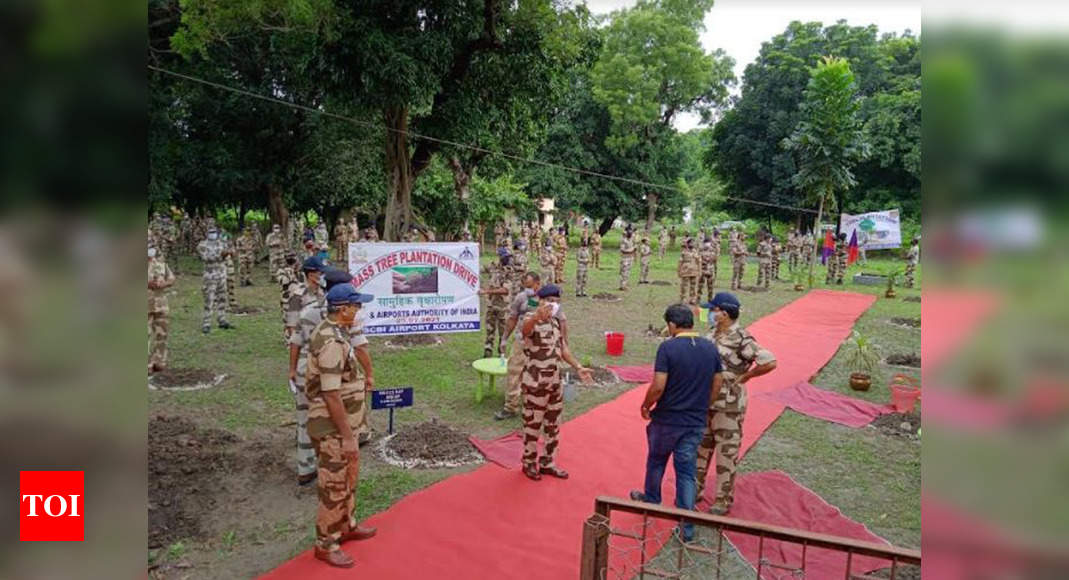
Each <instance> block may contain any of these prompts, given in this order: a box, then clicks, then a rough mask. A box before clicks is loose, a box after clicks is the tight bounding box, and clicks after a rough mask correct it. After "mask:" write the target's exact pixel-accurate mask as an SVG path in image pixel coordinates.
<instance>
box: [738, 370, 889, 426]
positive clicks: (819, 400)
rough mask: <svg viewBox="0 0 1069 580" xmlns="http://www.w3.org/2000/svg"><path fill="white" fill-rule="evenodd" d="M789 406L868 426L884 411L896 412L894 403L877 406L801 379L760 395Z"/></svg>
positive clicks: (824, 417)
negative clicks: (786, 386)
mask: <svg viewBox="0 0 1069 580" xmlns="http://www.w3.org/2000/svg"><path fill="white" fill-rule="evenodd" d="M760 398H767V399H769V400H773V401H777V402H780V403H783V404H784V405H787V406H788V407H790V408H791V410H792V411H794V412H796V413H801V414H803V415H809V416H810V417H815V418H817V419H823V420H825V421H831V422H833V423H839V424H840V425H846V426H847V427H853V428H855V429H856V428H858V427H864V426H865V425H868V424H869V423H871V422H872V421H873V420H874V419H876V417H879V416H880V415H883V414H884V413H893V412H894V410H895V408H894V406H893V405H877V404H876V403H870V402H868V401H865V400H862V399H855V398H854V397H848V396H846V395H842V394H839V393H834V392H832V391H825V390H824V389H818V388H817V387H814V386H813V385H811V384H809V383H807V382H805V381H801V382H799V383H797V384H795V385H794V386H793V387H788V388H786V389H780V390H777V391H772V392H769V393H764V394H761V395H758V396H757V397H755V398H754V399H751V400H758V399H760Z"/></svg>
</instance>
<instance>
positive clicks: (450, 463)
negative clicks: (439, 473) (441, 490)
mask: <svg viewBox="0 0 1069 580" xmlns="http://www.w3.org/2000/svg"><path fill="white" fill-rule="evenodd" d="M380 445H381V447H380V450H381V452H382V457H383V459H385V460H386V462H387V463H390V464H393V465H396V466H398V467H404V468H406V469H410V468H413V467H456V466H458V465H467V464H469V463H477V462H479V461H482V456H481V455H479V453H478V451H476V450H475V448H474V447H473V446H472V444H471V442H470V441H468V436H467V435H465V434H464V433H461V432H460V431H457V430H456V429H453V428H452V427H450V426H449V425H446V424H445V423H439V422H438V421H436V420H435V421H428V422H425V423H419V424H417V425H408V426H405V427H402V428H400V429H399V430H398V431H397V433H395V434H393V435H391V436H388V437H385V438H383V439H382V443H381V444H380Z"/></svg>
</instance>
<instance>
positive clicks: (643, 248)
mask: <svg viewBox="0 0 1069 580" xmlns="http://www.w3.org/2000/svg"><path fill="white" fill-rule="evenodd" d="M652 256H653V248H651V247H650V236H649V234H648V233H647V232H642V239H641V240H639V245H638V283H639V284H649V283H650V258H651V257H652Z"/></svg>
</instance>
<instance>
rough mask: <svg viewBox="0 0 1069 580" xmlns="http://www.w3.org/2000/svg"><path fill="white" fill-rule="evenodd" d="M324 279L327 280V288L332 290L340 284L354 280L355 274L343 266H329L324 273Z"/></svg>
mask: <svg viewBox="0 0 1069 580" xmlns="http://www.w3.org/2000/svg"><path fill="white" fill-rule="evenodd" d="M323 279H324V280H326V283H327V290H330V289H331V288H333V287H334V286H336V285H338V284H345V283H349V282H352V281H353V275H352V274H350V273H348V272H346V271H345V270H342V269H341V268H328V269H327V270H326V272H324V273H323Z"/></svg>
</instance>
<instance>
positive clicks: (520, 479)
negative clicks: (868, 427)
mask: <svg viewBox="0 0 1069 580" xmlns="http://www.w3.org/2000/svg"><path fill="white" fill-rule="evenodd" d="M873 300H875V298H874V297H872V296H867V295H860V294H852V293H845V292H830V291H813V292H810V293H809V294H807V295H806V296H803V297H802V298H800V299H799V300H796V301H795V302H792V303H791V304H788V305H787V306H785V307H783V308H782V309H780V310H778V311H776V312H774V313H773V314H771V315H769V316H767V317H765V318H763V319H761V320H759V321H757V322H755V323H754V324H753V325H752V326H751V330H752V331H753V332H754V334H755V335H756V336H757V337H758V340H760V341H761V342H762V343H763V344H765V345H766V346H767V347H769V348H770V349H772V351H773V352H775V353H776V356H777V357H778V358H779V360H780V363H779V369H777V370H776V371H775V372H774V373H772V374H771V375H767V376H765V377H761V378H759V379H755V380H754V381H752V382H751V383H750V385H751V386H750V389H751V392H758V393H759V392H762V391H769V390H772V389H774V388H776V387H779V388H782V387H784V386H787V385H793V384H795V383H797V382H798V381H801V380H806V379H808V378H809V377H810V376H812V375H813V374H815V373H816V372H817V371H818V370H819V369H820V367H821V366H823V365H824V364H825V363H826V362H827V361H828V359H829V358H831V356H832V355H833V354H834V353H835V350H836V348H838V346H839V343H840V342H841V341H842V339H843V338H844V337H846V335H847V334H849V332H850V329H851V327H852V326H853V323H854V321H855V320H856V319H857V317H858V316H859V315H860V314H861V313H862V312H864V311H865V309H866V308H868V307H869V305H870V304H871V303H872V302H873ZM781 333H782V335H783V336H780V334H781ZM644 394H645V388H644V387H643V386H639V387H636V388H634V389H632V390H630V391H628V392H626V393H624V394H623V395H621V396H620V397H618V398H616V399H615V400H613V401H611V402H608V403H605V404H603V405H601V406H599V407H596V408H595V409H593V410H591V411H589V412H587V413H585V414H583V415H580V416H578V417H576V418H574V419H572V420H570V421H568V422H567V423H565V424H564V425H562V426H561V445H560V451H559V458H558V459H559V464H560V466H561V467H562V468H564V469H566V470H568V471H569V472H571V478H570V479H568V480H558V479H554V478H548V477H547V478H545V479H543V480H542V481H540V482H533V481H530V480H528V479H527V478H525V477H524V476H523V474H521V473H520V472H519V471H514V470H504V469H501V468H499V467H497V466H491V465H487V466H483V467H481V468H479V469H476V470H475V471H472V472H470V473H465V474H461V475H457V476H454V477H451V478H449V479H446V480H445V481H442V482H439V483H437V484H435V485H433V486H431V487H429V488H427V489H424V490H422V491H418V492H416V493H413V494H410V495H408V496H406V497H405V498H404V499H402V500H401V501H399V502H397V503H396V504H394V505H393V506H392V507H391V508H390V509H389V510H387V511H385V512H382V513H380V514H377V515H375V516H373V517H371V518H370V519H369V520H368V524H369V525H372V526H377V527H378V529H379V533H378V536H377V537H375V538H374V539H372V540H369V541H366V542H355V543H351V544H348V545H346V546H345V548H344V549H345V550H346V551H347V552H348V553H349V554H351V555H352V556H353V557H354V558H355V559H356V561H357V565H356V567H355V568H353V569H351V570H336V569H331V568H329V567H328V566H326V565H324V564H323V563H321V562H318V561H317V560H315V559H314V558H313V557H312V552H311V550H309V551H306V552H305V553H303V554H301V555H300V556H298V557H296V558H294V559H293V560H290V561H289V562H286V563H285V564H283V565H282V566H280V567H278V568H277V569H275V570H273V571H272V572H270V573H268V574H267V575H265V576H264V577H265V578H273V579H282V578H301V579H302V580H318V579H320V578H343V577H345V578H375V579H376V580H388V579H392V578H397V579H421V578H435V579H452V578H464V579H469V578H472V579H474V578H520V577H522V578H532V579H536V578H537V579H541V578H554V579H555V578H568V579H571V578H575V576H576V574H577V570H578V567H579V552H580V548H581V546H580V544H581V542H580V539H581V534H582V525H583V521H584V520H585V519H586V518H587V517H589V516H590V515H591V514H592V513H593V509H594V498H595V497H596V496H598V495H614V496H618V497H627V494H628V492H629V491H630V490H631V489H637V488H639V487H641V485H642V479H643V476H644V473H645V463H646V433H645V421H643V420H642V418H641V416H640V415H639V405H640V404H641V402H642V398H643V396H644ZM782 410H783V405H782V404H780V403H776V402H773V401H768V400H760V399H759V400H758V402H755V403H753V404H751V405H750V408H749V410H748V412H747V417H746V424H745V429H744V431H745V433H744V439H743V446H744V448H746V447H749V446H751V445H753V442H754V441H756V439H757V436H758V435H759V434H760V433H761V432H763V431H764V430H765V429H766V428H767V426H768V425H770V424H771V423H772V422H773V421H775V419H776V417H778V416H779V414H780V412H782ZM664 490H665V493H664V495H665V497H664V502H665V503H666V504H672V503H674V501H675V497H674V475H673V473H672V470H671V469H669V472H668V473H667V474H666V477H665V482H664ZM310 507H311V506H310Z"/></svg>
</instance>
